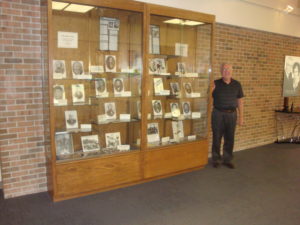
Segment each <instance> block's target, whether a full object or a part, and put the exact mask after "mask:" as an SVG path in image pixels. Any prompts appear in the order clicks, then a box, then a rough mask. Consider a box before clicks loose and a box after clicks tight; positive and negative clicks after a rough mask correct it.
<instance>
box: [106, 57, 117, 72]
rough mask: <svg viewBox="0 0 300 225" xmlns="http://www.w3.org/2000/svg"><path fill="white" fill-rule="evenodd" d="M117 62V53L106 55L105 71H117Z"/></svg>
mask: <svg viewBox="0 0 300 225" xmlns="http://www.w3.org/2000/svg"><path fill="white" fill-rule="evenodd" d="M116 69H117V63H116V56H115V55H106V56H105V71H106V72H116Z"/></svg>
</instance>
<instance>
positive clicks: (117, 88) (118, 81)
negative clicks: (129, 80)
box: [113, 78, 124, 95]
mask: <svg viewBox="0 0 300 225" xmlns="http://www.w3.org/2000/svg"><path fill="white" fill-rule="evenodd" d="M113 86H114V93H115V94H117V95H118V94H122V92H124V80H123V78H114V79H113Z"/></svg>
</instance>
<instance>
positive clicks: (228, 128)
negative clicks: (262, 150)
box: [212, 63, 244, 169]
mask: <svg viewBox="0 0 300 225" xmlns="http://www.w3.org/2000/svg"><path fill="white" fill-rule="evenodd" d="M221 74H222V78H221V79H218V80H215V81H214V86H213V92H212V96H213V99H214V103H213V106H214V108H213V112H212V131H213V145H212V163H213V167H215V168H217V167H219V166H220V162H221V159H223V164H224V165H225V166H227V167H228V168H230V169H234V168H235V166H234V164H233V163H232V162H231V161H232V158H233V145H234V133H235V127H236V121H237V111H236V109H238V112H239V121H238V124H239V125H243V100H242V98H243V97H244V93H243V89H242V86H241V84H240V82H238V81H237V80H234V79H233V78H232V65H230V64H227V63H226V64H223V65H222V67H221ZM222 137H224V145H223V156H222V157H221V154H220V148H221V140H222Z"/></svg>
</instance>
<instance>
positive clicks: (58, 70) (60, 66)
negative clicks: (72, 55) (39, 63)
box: [53, 60, 67, 79]
mask: <svg viewBox="0 0 300 225" xmlns="http://www.w3.org/2000/svg"><path fill="white" fill-rule="evenodd" d="M66 77H67V73H66V63H65V60H53V79H63V78H66Z"/></svg>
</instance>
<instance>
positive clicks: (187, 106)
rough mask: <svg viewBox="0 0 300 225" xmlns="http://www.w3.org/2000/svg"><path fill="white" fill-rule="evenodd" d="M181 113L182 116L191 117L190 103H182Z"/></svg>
mask: <svg viewBox="0 0 300 225" xmlns="http://www.w3.org/2000/svg"><path fill="white" fill-rule="evenodd" d="M182 112H183V115H184V116H191V115H192V111H191V104H190V102H182Z"/></svg>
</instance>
